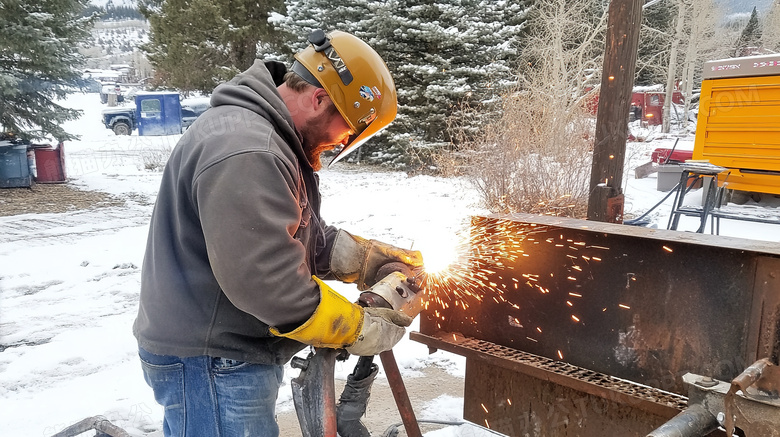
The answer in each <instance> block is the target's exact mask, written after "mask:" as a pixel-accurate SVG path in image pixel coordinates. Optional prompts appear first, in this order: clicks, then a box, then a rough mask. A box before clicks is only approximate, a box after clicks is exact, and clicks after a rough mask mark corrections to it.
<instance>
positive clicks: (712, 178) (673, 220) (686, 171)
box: [667, 162, 727, 234]
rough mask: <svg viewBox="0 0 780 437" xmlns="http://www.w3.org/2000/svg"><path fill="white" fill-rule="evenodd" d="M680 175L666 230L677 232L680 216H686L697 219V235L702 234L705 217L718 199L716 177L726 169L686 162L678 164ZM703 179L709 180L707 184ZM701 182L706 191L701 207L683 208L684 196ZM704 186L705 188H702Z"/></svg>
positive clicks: (701, 163) (707, 164)
mask: <svg viewBox="0 0 780 437" xmlns="http://www.w3.org/2000/svg"><path fill="white" fill-rule="evenodd" d="M680 167H681V168H682V173H681V174H680V183H679V184H677V187H675V188H674V189H675V191H676V193H675V195H674V202H673V203H672V214H671V215H670V216H669V224H668V226H667V229H671V230H677V225H679V223H680V216H683V215H687V216H693V217H699V219H700V224H699V229H697V230H696V232H697V233H699V234H701V233H703V232H704V227H705V226H706V224H707V216H708V215H709V214H710V212H711V211H712V209H713V207H714V206H715V203H716V202H717V200H718V199H719V198H720V196H718V175H719V174H720V173H723V172H724V171H726V170H727V169H726V168H724V167H720V166H717V165H714V164H710V163H708V162H686V163H684V164H680ZM705 179H709V184H705V183H704V182H705ZM699 181H701V182H702V187H703V189H706V190H707V191H706V192H705V193H703V194H702V206H701V207H694V206H683V203H684V200H685V196H686V195H687V194H688V192H690V191H691V190H692V189H693V187H694V186H696V184H697V182H699ZM705 186H706V188H704V187H705Z"/></svg>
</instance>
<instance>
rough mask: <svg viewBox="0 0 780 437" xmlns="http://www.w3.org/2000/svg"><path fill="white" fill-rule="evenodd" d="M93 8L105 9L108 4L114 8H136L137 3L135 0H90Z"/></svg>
mask: <svg viewBox="0 0 780 437" xmlns="http://www.w3.org/2000/svg"><path fill="white" fill-rule="evenodd" d="M90 3H92V4H93V5H95V6H101V7H105V6H106V5H107V4H108V3H113V5H114V6H132V7H134V8H136V9H137V8H138V2H137V1H136V0H91V1H90Z"/></svg>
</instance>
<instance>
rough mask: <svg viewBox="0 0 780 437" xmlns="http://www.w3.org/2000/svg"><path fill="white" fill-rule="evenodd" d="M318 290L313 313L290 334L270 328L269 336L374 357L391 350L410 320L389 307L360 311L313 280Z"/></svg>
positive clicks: (360, 309) (318, 280)
mask: <svg viewBox="0 0 780 437" xmlns="http://www.w3.org/2000/svg"><path fill="white" fill-rule="evenodd" d="M313 279H314V281H315V282H316V283H317V285H319V288H320V303H319V305H318V306H317V308H316V309H315V310H314V313H313V314H312V315H311V317H309V320H307V321H305V322H304V323H303V324H301V325H300V326H299V327H297V328H295V329H294V330H292V331H289V332H281V331H279V330H278V329H277V328H275V327H271V328H270V332H271V334H273V335H275V336H277V337H286V338H289V339H292V340H296V341H299V342H301V343H304V344H308V345H311V346H314V347H328V348H337V349H340V348H346V349H347V351H348V352H349V353H351V354H355V355H360V356H369V355H376V354H378V353H379V352H383V351H386V350H389V349H392V348H393V346H395V344H396V343H398V342H399V341H400V340H401V338H402V337H403V336H404V333H405V332H406V329H404V328H405V327H407V326H409V325H410V324H411V323H412V319H411V318H410V317H409V316H407V315H404V314H401V313H399V312H397V311H393V310H391V309H388V308H362V307H361V306H359V305H357V304H355V303H352V302H350V301H348V300H347V299H346V298H345V297H344V296H342V295H340V294H339V293H337V292H336V291H335V290H333V289H332V288H330V287H328V285H326V284H325V283H324V282H323V281H322V280H320V279H319V278H317V277H313Z"/></svg>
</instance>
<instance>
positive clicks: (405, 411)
mask: <svg viewBox="0 0 780 437" xmlns="http://www.w3.org/2000/svg"><path fill="white" fill-rule="evenodd" d="M379 358H380V359H381V360H382V368H383V369H384V370H385V375H386V376H387V383H388V384H389V385H390V388H391V389H392V391H393V398H394V399H395V404H396V406H397V407H398V413H399V414H400V415H401V421H403V423H404V428H405V429H406V435H407V436H409V437H422V432H421V431H420V425H419V424H418V423H417V417H416V416H415V414H414V409H413V408H412V402H411V401H410V400H409V394H408V393H407V391H406V385H404V380H403V378H401V371H400V370H398V363H397V362H396V361H395V355H394V354H393V350H392V349H391V350H389V351H384V352H382V353H381V354H379Z"/></svg>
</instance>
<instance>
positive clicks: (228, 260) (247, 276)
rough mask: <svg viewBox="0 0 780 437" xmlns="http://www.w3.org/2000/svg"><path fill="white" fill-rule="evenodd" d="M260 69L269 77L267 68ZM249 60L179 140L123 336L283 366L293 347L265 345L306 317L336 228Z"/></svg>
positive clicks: (285, 119) (265, 82)
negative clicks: (129, 332)
mask: <svg viewBox="0 0 780 437" xmlns="http://www.w3.org/2000/svg"><path fill="white" fill-rule="evenodd" d="M269 70H270V71H269ZM284 72H285V69H284V66H282V65H281V64H278V63H267V65H266V63H263V62H262V61H256V62H255V64H254V65H253V66H252V67H251V68H250V69H249V70H247V71H245V72H244V73H241V74H239V75H238V76H236V77H235V78H234V79H233V80H231V81H230V82H228V83H226V84H223V85H220V86H219V87H217V88H216V89H215V90H214V93H213V95H212V97H211V105H212V108H210V109H209V110H208V111H206V112H205V113H204V114H203V115H201V116H200V117H199V118H198V119H197V120H196V121H195V123H193V124H192V126H191V127H190V128H189V129H188V130H187V132H186V133H185V134H184V135H183V136H182V138H181V140H180V141H179V143H178V144H177V145H176V147H175V148H174V150H173V152H172V153H171V157H170V159H169V160H168V163H167V165H166V167H165V171H164V172H163V177H162V183H161V185H160V191H159V194H158V196H157V201H156V204H155V207H154V212H153V213H152V219H151V225H150V228H149V237H148V240H147V245H146V254H145V257H144V263H143V269H142V273H141V299H140V308H139V311H138V317H137V319H136V321H135V324H134V326H133V332H134V334H135V336H136V338H137V339H138V342H139V346H140V347H142V348H144V349H145V350H147V351H149V352H152V353H154V354H158V355H175V356H180V357H190V356H199V355H209V356H214V357H223V358H230V359H235V360H241V361H248V362H252V363H261V364H283V363H285V362H287V361H288V360H289V359H290V358H291V357H292V355H294V354H295V353H296V352H298V351H299V350H301V349H302V348H303V347H304V345H303V344H301V343H298V342H296V341H293V340H289V339H285V338H279V337H273V336H272V335H271V334H270V333H269V329H268V328H269V325H270V326H274V327H277V328H280V329H281V330H282V331H283V332H284V331H286V330H291V329H294V328H295V327H297V326H299V325H300V324H302V323H303V322H305V321H306V320H308V319H309V317H310V316H311V315H312V314H313V313H314V310H315V309H316V307H317V305H318V304H319V298H320V292H319V287H318V286H317V284H316V283H315V282H314V281H313V280H312V278H311V276H312V275H317V276H323V277H324V276H327V274H328V272H329V255H330V251H331V247H332V244H333V240H334V238H335V236H336V233H337V231H338V230H337V229H336V228H333V227H327V226H325V225H324V223H323V222H322V221H321V220H320V218H319V209H320V194H319V190H318V186H317V184H318V180H317V176H316V174H315V173H314V170H313V169H312V168H311V166H310V165H309V163H308V161H307V159H306V157H305V155H304V152H303V146H302V144H301V137H300V134H299V133H298V132H297V131H296V129H295V127H294V126H293V122H292V118H291V116H290V113H289V112H288V110H287V107H286V106H285V104H284V102H283V101H282V99H281V97H280V96H279V93H278V92H277V90H276V87H277V86H278V85H279V84H281V83H282V80H283V79H282V77H283V75H284Z"/></svg>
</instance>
